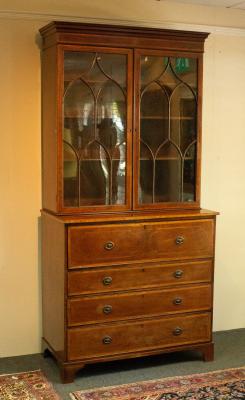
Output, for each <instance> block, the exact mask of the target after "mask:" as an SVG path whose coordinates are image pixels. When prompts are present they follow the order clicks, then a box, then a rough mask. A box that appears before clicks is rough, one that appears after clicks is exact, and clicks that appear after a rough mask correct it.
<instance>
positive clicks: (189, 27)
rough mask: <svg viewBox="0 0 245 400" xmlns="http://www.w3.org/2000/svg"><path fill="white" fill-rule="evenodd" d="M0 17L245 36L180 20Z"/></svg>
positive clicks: (244, 31)
mask: <svg viewBox="0 0 245 400" xmlns="http://www.w3.org/2000/svg"><path fill="white" fill-rule="evenodd" d="M0 19H20V20H35V21H40V22H41V21H45V22H50V21H68V22H87V23H96V24H111V25H125V26H139V27H147V28H162V29H176V30H185V31H196V32H208V33H215V34H218V35H226V36H241V37H245V28H235V27H226V26H215V25H204V24H200V25H196V24H186V23H181V22H172V21H160V20H139V19H116V18H114V19H112V18H93V17H78V16H74V15H62V14H50V13H41V12H40V13H39V12H31V11H29V12H25V11H23V12H22V11H13V10H4V11H1V10H0Z"/></svg>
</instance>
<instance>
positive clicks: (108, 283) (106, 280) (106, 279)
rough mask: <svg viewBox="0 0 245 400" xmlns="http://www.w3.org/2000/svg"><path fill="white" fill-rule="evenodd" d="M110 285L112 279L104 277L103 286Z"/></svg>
mask: <svg viewBox="0 0 245 400" xmlns="http://www.w3.org/2000/svg"><path fill="white" fill-rule="evenodd" d="M111 283H112V277H111V276H105V277H104V279H103V285H105V286H107V285H110V284H111Z"/></svg>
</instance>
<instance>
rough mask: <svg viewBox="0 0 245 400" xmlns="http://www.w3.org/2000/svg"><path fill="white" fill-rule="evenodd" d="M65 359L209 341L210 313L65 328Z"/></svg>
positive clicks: (88, 357) (90, 357)
mask: <svg viewBox="0 0 245 400" xmlns="http://www.w3.org/2000/svg"><path fill="white" fill-rule="evenodd" d="M67 340H68V353H67V354H68V360H70V361H72V360H79V359H81V360H83V359H86V358H87V359H92V358H96V357H100V356H109V355H117V354H123V353H135V352H142V351H147V350H148V351H150V350H153V349H166V348H168V347H175V346H181V345H187V344H195V343H202V342H208V341H210V340H211V314H210V313H202V314H193V315H191V314H190V315H185V316H178V317H177V316H175V317H165V318H156V319H154V320H141V321H137V322H131V323H121V324H118V323H114V324H113V323H111V324H104V325H98V326H94V327H83V328H70V329H68V337H67Z"/></svg>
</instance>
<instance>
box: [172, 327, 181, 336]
mask: <svg viewBox="0 0 245 400" xmlns="http://www.w3.org/2000/svg"><path fill="white" fill-rule="evenodd" d="M182 333H183V330H182V329H181V328H179V327H177V328H175V329H174V330H173V335H174V336H179V335H181V334H182Z"/></svg>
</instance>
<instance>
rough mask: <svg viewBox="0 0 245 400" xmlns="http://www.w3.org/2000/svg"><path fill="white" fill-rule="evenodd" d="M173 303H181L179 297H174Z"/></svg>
mask: <svg viewBox="0 0 245 400" xmlns="http://www.w3.org/2000/svg"><path fill="white" fill-rule="evenodd" d="M173 303H174V304H175V305H176V306H178V305H179V304H181V303H182V299H181V297H176V298H175V299H174V300H173Z"/></svg>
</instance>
